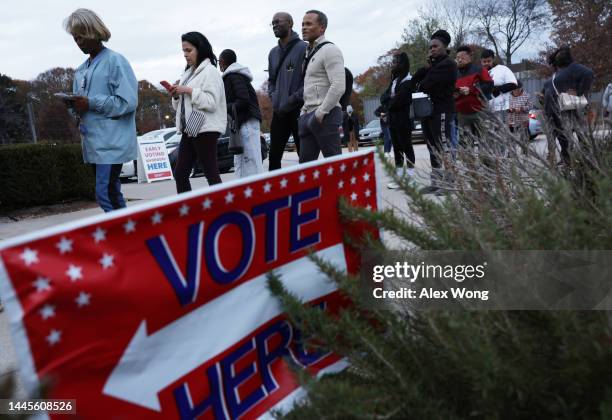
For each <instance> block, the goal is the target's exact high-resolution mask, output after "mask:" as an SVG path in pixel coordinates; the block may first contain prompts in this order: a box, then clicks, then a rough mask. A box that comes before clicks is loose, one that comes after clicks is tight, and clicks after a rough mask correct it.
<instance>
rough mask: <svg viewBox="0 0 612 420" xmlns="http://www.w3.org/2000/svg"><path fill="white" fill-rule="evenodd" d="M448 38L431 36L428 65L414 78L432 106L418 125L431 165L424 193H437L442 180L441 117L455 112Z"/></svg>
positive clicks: (437, 34)
mask: <svg viewBox="0 0 612 420" xmlns="http://www.w3.org/2000/svg"><path fill="white" fill-rule="evenodd" d="M450 42H451V37H450V35H449V34H448V32H446V31H445V30H443V29H441V30H438V31H436V32H434V34H433V35H432V36H431V40H430V42H429V56H428V57H427V64H428V65H427V66H426V67H423V68H421V69H419V70H418V71H417V72H416V73H415V74H414V77H413V83H414V85H415V86H419V90H420V91H422V92H424V93H427V94H428V95H429V97H430V98H431V102H432V103H433V112H432V114H431V115H430V116H429V117H426V118H423V119H422V121H421V125H422V127H423V135H424V136H425V140H426V142H427V149H428V150H429V160H430V162H431V185H430V186H428V187H425V188H424V189H423V190H422V193H424V194H431V193H438V192H439V191H440V183H441V181H442V180H443V177H444V169H443V165H442V160H441V158H442V152H443V150H442V114H450V113H454V112H455V99H454V98H453V93H454V91H455V82H456V80H457V64H456V63H455V61H454V60H452V59H450V58H449V56H448V52H447V48H448V45H449V44H450Z"/></svg>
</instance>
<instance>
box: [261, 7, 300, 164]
mask: <svg viewBox="0 0 612 420" xmlns="http://www.w3.org/2000/svg"><path fill="white" fill-rule="evenodd" d="M272 30H273V31H274V36H276V37H277V38H278V39H279V41H278V45H277V46H276V47H274V48H272V50H271V51H270V54H269V55H268V95H269V96H270V98H271V99H272V109H273V113H272V124H271V125H270V157H269V159H270V167H269V168H270V170H271V171H272V170H274V169H279V168H280V167H281V159H282V157H283V152H284V151H285V146H286V145H287V140H289V136H290V135H291V134H293V140H294V142H295V146H296V149H297V152H298V154H299V153H300V135H299V132H298V119H299V117H300V109H301V107H302V104H303V103H304V102H303V100H302V88H303V87H304V80H303V78H302V63H303V62H304V55H305V53H306V47H307V46H308V44H307V43H305V42H304V41H302V40H300V38H299V36H298V34H296V33H295V32H294V31H293V18H292V17H291V15H290V14H289V13H285V12H279V13H276V14H275V15H274V17H273V18H272Z"/></svg>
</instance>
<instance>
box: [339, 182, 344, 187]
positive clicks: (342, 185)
mask: <svg viewBox="0 0 612 420" xmlns="http://www.w3.org/2000/svg"><path fill="white" fill-rule="evenodd" d="M338 188H340V189H342V188H344V181H340V182H338Z"/></svg>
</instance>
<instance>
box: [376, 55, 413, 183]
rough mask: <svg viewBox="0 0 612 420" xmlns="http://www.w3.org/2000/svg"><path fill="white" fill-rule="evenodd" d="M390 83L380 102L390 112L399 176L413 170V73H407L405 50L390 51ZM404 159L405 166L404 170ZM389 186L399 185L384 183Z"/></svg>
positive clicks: (394, 152)
mask: <svg viewBox="0 0 612 420" xmlns="http://www.w3.org/2000/svg"><path fill="white" fill-rule="evenodd" d="M391 78H392V80H391V84H390V85H389V87H388V88H387V91H386V92H385V93H384V94H383V96H382V98H381V102H383V103H384V104H383V106H385V107H386V108H387V109H388V112H389V131H390V133H391V141H392V142H393V154H394V157H395V168H396V171H397V174H398V176H400V177H401V176H404V174H405V173H407V174H408V175H410V176H412V175H413V172H414V162H415V158H414V148H413V147H412V120H411V119H410V105H411V104H412V90H413V88H412V81H411V80H410V79H411V78H412V76H411V75H410V60H409V59H408V55H407V54H406V53H404V52H399V53H396V54H394V55H393V67H392V69H391ZM404 160H405V161H406V167H407V169H406V170H404ZM387 187H388V188H390V189H395V188H399V185H398V184H397V183H396V182H391V183H390V184H388V185H387Z"/></svg>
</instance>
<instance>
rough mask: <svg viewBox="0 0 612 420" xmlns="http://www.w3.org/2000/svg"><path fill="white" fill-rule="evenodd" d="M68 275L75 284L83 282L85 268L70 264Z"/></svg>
mask: <svg viewBox="0 0 612 420" xmlns="http://www.w3.org/2000/svg"><path fill="white" fill-rule="evenodd" d="M66 275H67V276H68V277H70V280H72V281H73V282H75V281H77V280H82V279H83V268H82V267H79V266H77V265H72V264H70V265H69V266H68V270H67V271H66Z"/></svg>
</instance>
